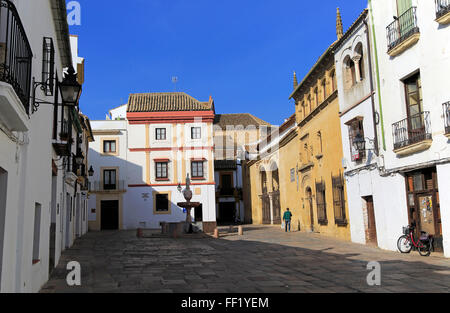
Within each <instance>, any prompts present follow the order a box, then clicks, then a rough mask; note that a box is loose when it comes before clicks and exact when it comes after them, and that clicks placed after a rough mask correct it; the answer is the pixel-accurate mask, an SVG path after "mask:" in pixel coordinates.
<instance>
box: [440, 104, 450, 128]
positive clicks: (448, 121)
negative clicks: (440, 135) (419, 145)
mask: <svg viewBox="0 0 450 313" xmlns="http://www.w3.org/2000/svg"><path fill="white" fill-rule="evenodd" d="M442 107H443V110H444V126H445V133H446V134H450V101H449V102H446V103H444V104H443V105H442Z"/></svg>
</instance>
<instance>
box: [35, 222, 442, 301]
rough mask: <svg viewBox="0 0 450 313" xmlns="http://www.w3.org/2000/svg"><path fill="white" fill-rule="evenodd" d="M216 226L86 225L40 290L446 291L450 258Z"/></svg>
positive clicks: (261, 229) (302, 235)
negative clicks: (198, 229) (139, 231)
mask: <svg viewBox="0 0 450 313" xmlns="http://www.w3.org/2000/svg"><path fill="white" fill-rule="evenodd" d="M236 231H237V229H235V232H233V233H229V232H228V228H221V237H220V239H214V238H196V239H187V238H178V239H171V238H157V237H156V238H137V237H136V232H135V231H120V232H119V231H117V232H92V233H88V234H87V235H85V236H84V237H83V238H81V239H78V240H77V241H76V243H75V245H74V246H73V247H72V248H71V249H68V250H66V251H64V253H63V256H62V258H61V261H60V263H59V265H58V267H57V268H56V269H55V270H54V271H53V273H52V276H51V279H50V280H49V282H48V283H47V284H46V285H45V286H44V287H43V288H42V290H41V292H46V293H47V292H50V293H51V292H108V293H109V292H157V293H172V292H188V293H191V292H193V293H205V292H219V293H221V292H229V293H246V292H249V293H251V292H256V293H259V292H275V293H286V292H294V293H302V292H449V291H450V260H449V259H445V258H444V257H443V256H442V255H439V254H437V253H434V254H432V256H430V257H421V256H419V254H418V253H417V252H415V251H413V252H411V254H408V255H403V254H400V253H397V252H390V251H384V250H380V249H378V248H375V247H370V246H365V245H358V244H353V243H349V242H343V241H338V240H335V239H329V238H326V237H324V236H322V235H318V234H311V233H300V232H293V233H285V232H283V231H282V230H281V229H280V228H279V227H274V226H245V227H244V236H238V234H237V232H236ZM69 261H78V262H80V264H81V272H82V274H81V284H82V285H81V286H80V287H69V286H68V285H67V283H66V275H67V273H68V271H67V270H66V268H65V267H66V265H67V263H68V262H69ZM369 261H378V262H380V264H381V286H373V287H371V286H368V285H367V282H366V277H367V275H368V273H369V270H367V264H368V262H369Z"/></svg>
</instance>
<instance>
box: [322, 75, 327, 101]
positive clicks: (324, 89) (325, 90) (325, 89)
mask: <svg viewBox="0 0 450 313" xmlns="http://www.w3.org/2000/svg"><path fill="white" fill-rule="evenodd" d="M322 93H323V94H322V96H323V101H325V99H326V98H327V81H326V80H325V78H324V79H323V80H322Z"/></svg>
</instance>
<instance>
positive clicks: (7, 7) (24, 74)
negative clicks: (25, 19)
mask: <svg viewBox="0 0 450 313" xmlns="http://www.w3.org/2000/svg"><path fill="white" fill-rule="evenodd" d="M0 23H1V28H0V81H2V82H5V83H7V84H10V85H11V86H12V87H13V89H14V91H15V92H16V94H17V96H18V97H19V99H20V101H21V102H22V105H23V107H24V109H25V111H26V112H27V114H30V91H31V59H32V57H33V53H32V50H31V46H30V43H29V42H28V38H27V36H26V33H25V29H24V27H23V25H22V22H21V20H20V17H19V13H18V12H17V9H16V7H15V6H14V4H13V3H12V2H11V1H9V0H0Z"/></svg>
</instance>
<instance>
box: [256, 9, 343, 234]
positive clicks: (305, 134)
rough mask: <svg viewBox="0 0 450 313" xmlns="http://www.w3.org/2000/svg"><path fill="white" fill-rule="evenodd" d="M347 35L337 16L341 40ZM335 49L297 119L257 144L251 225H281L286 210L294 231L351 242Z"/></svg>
mask: <svg viewBox="0 0 450 313" xmlns="http://www.w3.org/2000/svg"><path fill="white" fill-rule="evenodd" d="M342 35H343V29H342V22H341V20H340V15H339V12H338V20H337V36H338V39H339V38H341V37H342ZM334 44H335V43H333V44H332V45H331V46H330V47H329V48H328V49H327V50H326V51H325V53H324V54H323V55H322V56H321V57H320V58H319V60H318V61H317V62H316V64H315V65H314V66H313V68H312V69H311V70H310V71H309V73H308V74H307V75H306V76H305V77H304V79H303V80H302V82H301V83H300V84H298V83H297V77H296V75H295V73H294V91H293V92H292V94H291V95H290V98H291V99H294V100H295V114H294V115H293V116H292V117H291V118H290V119H289V120H287V121H286V122H285V123H284V124H283V125H282V126H281V127H280V129H279V130H278V132H277V134H272V135H271V136H269V138H268V139H267V140H263V142H262V143H260V144H259V150H258V153H259V154H258V157H257V158H256V159H255V160H253V161H251V162H249V164H248V166H249V172H250V175H251V185H252V186H251V199H252V202H251V203H252V206H251V210H252V221H253V223H255V224H277V223H280V222H281V216H282V214H283V212H284V211H285V210H286V208H289V209H290V211H291V212H292V214H293V217H292V225H291V227H292V229H293V230H300V231H314V232H318V233H322V234H325V235H328V236H332V237H337V238H341V239H345V240H350V227H349V224H348V208H347V199H346V190H345V188H346V187H345V180H344V177H343V173H344V169H343V168H342V158H343V150H342V143H341V126H340V118H339V102H338V94H337V84H336V74H335V68H334V55H333V52H332V48H333V47H334Z"/></svg>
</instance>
